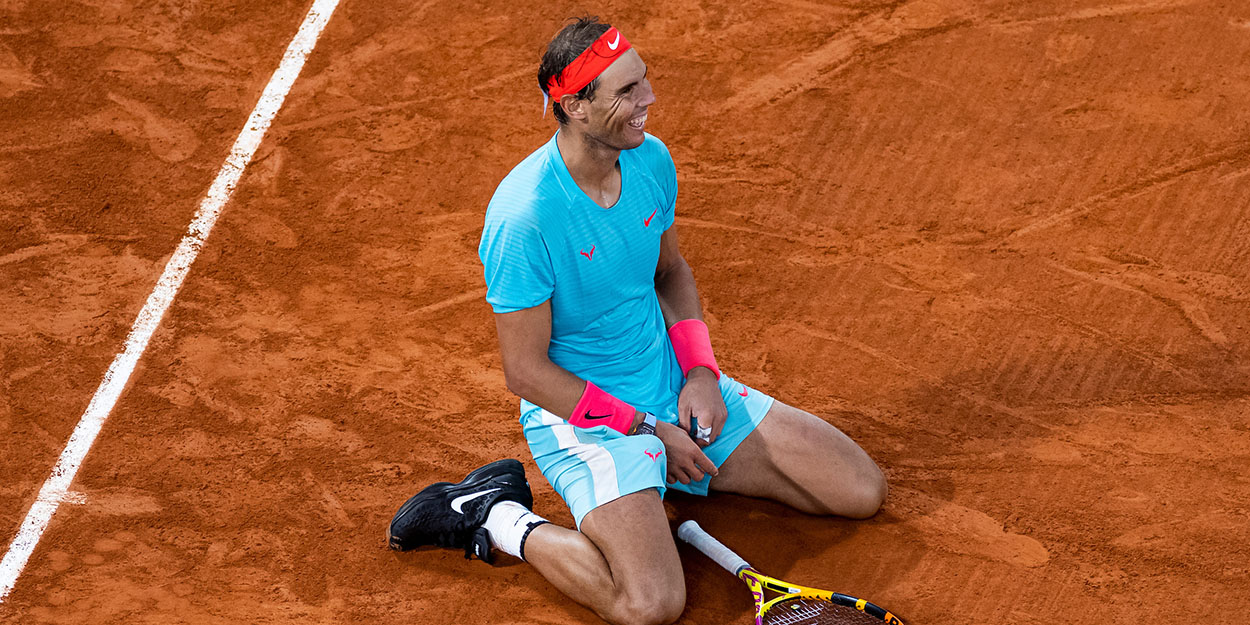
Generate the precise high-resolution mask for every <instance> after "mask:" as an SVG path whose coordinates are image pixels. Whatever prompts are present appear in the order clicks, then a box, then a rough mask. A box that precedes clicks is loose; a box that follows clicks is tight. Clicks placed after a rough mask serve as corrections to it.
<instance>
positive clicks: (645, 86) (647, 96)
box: [638, 79, 655, 106]
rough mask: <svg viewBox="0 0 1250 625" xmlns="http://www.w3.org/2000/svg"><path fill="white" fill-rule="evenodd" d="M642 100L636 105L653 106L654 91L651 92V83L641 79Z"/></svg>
mask: <svg viewBox="0 0 1250 625" xmlns="http://www.w3.org/2000/svg"><path fill="white" fill-rule="evenodd" d="M641 86H642V100H640V101H639V102H638V104H640V105H642V106H651V105H652V104H655V91H652V90H651V81H649V80H646V79H643V81H642V85H641Z"/></svg>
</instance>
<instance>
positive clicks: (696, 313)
mask: <svg viewBox="0 0 1250 625" xmlns="http://www.w3.org/2000/svg"><path fill="white" fill-rule="evenodd" d="M655 293H656V295H657V296H658V297H659V300H660V310H661V311H663V313H664V325H665V326H672V325H673V324H674V323H677V322H678V321H681V320H682V319H699V320H702V319H703V306H702V304H700V303H699V289H698V287H697V286H696V285H695V282H694V272H693V271H691V270H690V265H688V264H686V261H685V260H681V261H679V262H677V263H674V264H673V266H672V267H671V268H670V269H669V270H667V271H665V272H663V273H659V274H656V276H655Z"/></svg>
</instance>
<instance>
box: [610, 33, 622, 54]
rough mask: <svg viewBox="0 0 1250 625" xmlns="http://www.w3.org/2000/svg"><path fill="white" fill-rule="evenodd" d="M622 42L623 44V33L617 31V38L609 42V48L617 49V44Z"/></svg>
mask: <svg viewBox="0 0 1250 625" xmlns="http://www.w3.org/2000/svg"><path fill="white" fill-rule="evenodd" d="M620 44H621V33H620V32H617V33H616V39H615V40H614V41H612V42H610V43H609V44H608V49H609V50H615V49H616V46H618V45H620Z"/></svg>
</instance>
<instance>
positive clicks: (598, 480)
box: [541, 410, 621, 506]
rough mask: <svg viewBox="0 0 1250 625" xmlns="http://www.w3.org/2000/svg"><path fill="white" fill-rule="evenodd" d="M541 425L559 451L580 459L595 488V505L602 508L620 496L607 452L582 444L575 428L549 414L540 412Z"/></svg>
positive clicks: (592, 444) (613, 469) (618, 485)
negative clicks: (549, 430) (552, 435)
mask: <svg viewBox="0 0 1250 625" xmlns="http://www.w3.org/2000/svg"><path fill="white" fill-rule="evenodd" d="M541 417H542V424H543V425H548V426H551V433H552V434H554V435H555V437H556V443H557V444H558V445H559V446H560V449H564V450H567V451H568V452H569V453H571V454H573V455H575V456H577V457H578V458H581V459H582V462H585V463H586V466H587V467H588V468H589V469H590V480H591V482H593V483H594V486H595V505H596V506H602V505H603V504H605V503H608V502H609V501H612V500H614V499H617V498H618V497H620V496H621V489H620V484H619V483H618V482H617V478H616V461H615V460H613V459H612V454H610V453H608V450H606V449H604V448H602V447H600V446H599V445H597V444H594V443H583V442H581V441H580V440H578V438H577V426H574V425H569V422H568V421H565V420H564V419H561V418H560V417H557V416H556V415H554V414H551V413H550V412H548V411H546V410H543V411H542V415H541Z"/></svg>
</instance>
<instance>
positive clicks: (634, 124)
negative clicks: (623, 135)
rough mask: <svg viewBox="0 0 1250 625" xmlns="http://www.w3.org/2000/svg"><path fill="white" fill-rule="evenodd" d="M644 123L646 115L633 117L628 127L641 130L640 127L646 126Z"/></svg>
mask: <svg viewBox="0 0 1250 625" xmlns="http://www.w3.org/2000/svg"><path fill="white" fill-rule="evenodd" d="M646 123H647V116H646V115H643V116H642V117H635V118H634V119H631V120H629V126H630V127H631V128H634V129H635V130H642V127H643V126H644V125H646Z"/></svg>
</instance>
